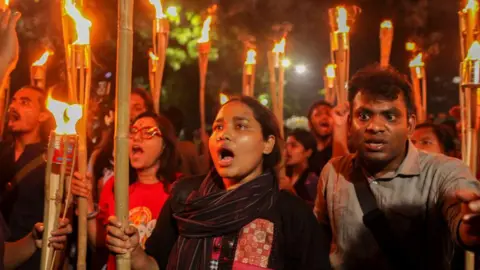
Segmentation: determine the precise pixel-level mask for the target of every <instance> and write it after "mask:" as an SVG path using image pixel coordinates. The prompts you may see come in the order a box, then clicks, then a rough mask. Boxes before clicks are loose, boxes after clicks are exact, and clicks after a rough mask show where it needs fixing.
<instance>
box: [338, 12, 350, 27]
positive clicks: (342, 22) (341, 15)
mask: <svg viewBox="0 0 480 270" xmlns="http://www.w3.org/2000/svg"><path fill="white" fill-rule="evenodd" d="M347 19H348V13H347V9H346V8H345V7H337V26H338V32H340V33H348V32H349V31H350V27H349V26H348V24H347Z"/></svg>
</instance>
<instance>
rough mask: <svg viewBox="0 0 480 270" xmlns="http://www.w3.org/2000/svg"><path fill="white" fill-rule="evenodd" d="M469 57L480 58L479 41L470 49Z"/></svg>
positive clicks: (471, 58) (472, 58)
mask: <svg viewBox="0 0 480 270" xmlns="http://www.w3.org/2000/svg"><path fill="white" fill-rule="evenodd" d="M467 59H468V60H480V43H479V42H478V41H474V42H473V43H472V46H470V49H468V54H467Z"/></svg>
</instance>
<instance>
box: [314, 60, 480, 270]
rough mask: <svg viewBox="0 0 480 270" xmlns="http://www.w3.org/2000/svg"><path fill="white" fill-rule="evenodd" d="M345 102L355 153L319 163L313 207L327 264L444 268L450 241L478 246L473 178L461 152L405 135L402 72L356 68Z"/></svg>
mask: <svg viewBox="0 0 480 270" xmlns="http://www.w3.org/2000/svg"><path fill="white" fill-rule="evenodd" d="M349 103H350V104H351V107H350V116H349V117H348V123H347V125H348V127H349V136H350V138H351V142H352V144H353V146H354V147H355V149H356V153H355V154H350V155H346V156H343V157H339V158H334V159H332V160H331V161H330V162H329V163H328V164H327V165H326V166H325V168H324V169H323V171H322V173H321V176H320V180H319V184H318V193H317V199H316V202H315V210H314V211H315V214H316V216H317V218H318V220H319V221H320V223H322V224H324V225H325V228H326V229H328V230H330V231H331V235H332V239H331V241H332V247H331V261H332V265H333V266H334V267H335V268H336V269H405V268H407V265H412V266H414V267H413V269H449V265H450V260H451V257H452V255H453V251H452V247H453V244H454V242H456V243H458V244H460V245H461V246H463V247H465V248H471V249H473V248H477V247H478V246H480V218H479V214H480V185H479V184H478V182H477V180H476V179H475V177H474V176H473V175H472V174H471V173H470V170H469V169H468V168H467V167H466V166H465V165H464V164H463V163H462V162H461V161H460V160H457V159H452V158H449V157H446V156H443V155H433V154H427V153H425V152H422V151H420V150H417V149H416V148H415V146H413V144H412V143H411V142H410V141H409V139H408V138H409V136H410V135H411V134H412V132H413V131H414V129H415V124H416V116H415V105H414V102H413V93H412V89H411V86H410V84H409V83H408V81H407V80H406V77H405V76H403V75H401V74H399V73H398V72H396V71H394V70H392V69H382V68H380V67H378V66H371V67H367V68H365V69H363V70H360V71H359V72H358V73H357V74H356V75H355V76H354V77H353V78H352V81H351V82H350V87H349ZM365 214H366V215H365ZM409 270H412V268H411V267H410V269H409Z"/></svg>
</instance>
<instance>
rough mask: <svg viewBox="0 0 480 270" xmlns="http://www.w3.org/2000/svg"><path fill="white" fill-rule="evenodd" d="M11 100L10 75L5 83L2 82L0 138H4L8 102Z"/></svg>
mask: <svg viewBox="0 0 480 270" xmlns="http://www.w3.org/2000/svg"><path fill="white" fill-rule="evenodd" d="M9 101H10V77H8V78H7V79H6V81H5V85H1V83H0V113H1V115H0V138H3V133H4V129H5V124H6V118H7V111H8V103H9Z"/></svg>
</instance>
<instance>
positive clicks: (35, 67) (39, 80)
mask: <svg viewBox="0 0 480 270" xmlns="http://www.w3.org/2000/svg"><path fill="white" fill-rule="evenodd" d="M51 54H52V52H50V51H46V52H44V53H43V55H42V56H41V57H40V58H39V59H38V60H37V61H35V62H34V63H33V64H32V66H31V67H30V83H31V85H33V86H36V87H38V88H41V89H45V85H46V82H47V65H46V63H47V60H48V57H49V56H50V55H51Z"/></svg>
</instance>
